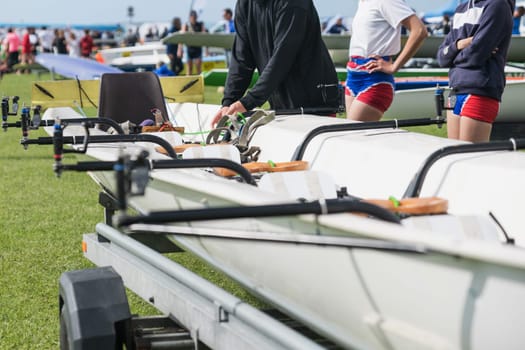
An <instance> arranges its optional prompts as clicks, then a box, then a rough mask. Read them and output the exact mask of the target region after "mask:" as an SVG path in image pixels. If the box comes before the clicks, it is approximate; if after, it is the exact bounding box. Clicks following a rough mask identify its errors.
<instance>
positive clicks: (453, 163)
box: [46, 105, 525, 349]
mask: <svg viewBox="0 0 525 350" xmlns="http://www.w3.org/2000/svg"><path fill="white" fill-rule="evenodd" d="M171 107H172V111H173V112H174V115H175V118H176V120H177V121H178V123H179V124H184V126H185V127H186V128H187V129H189V130H193V131H199V130H203V129H204V127H203V126H204V125H208V124H207V121H206V119H208V118H209V117H210V116H211V115H212V114H213V112H212V110H214V108H215V107H213V106H208V107H206V106H201V107H200V108H199V111H200V114H199V118H196V113H191V114H189V111H195V108H196V106H195V105H172V106H171ZM46 113H47V117H49V118H54V117H56V116H57V115H58V116H60V117H61V118H65V117H67V115H66V114H67V113H69V112H66V111H65V110H54V112H53V111H52V110H48V112H46ZM181 113H183V114H184V115H185V118H180V117H177V116H180V115H182V114H181ZM189 115H191V116H193V117H189ZM340 123H344V121H341V120H338V119H333V118H323V117H316V116H308V115H305V116H289V117H279V118H277V119H276V120H275V121H274V122H272V123H270V124H268V125H265V126H262V127H260V128H259V129H258V130H257V132H256V133H255V136H254V137H253V139H252V141H251V144H252V145H257V146H259V147H261V150H262V153H261V156H260V157H261V159H262V160H272V161H273V162H279V161H288V160H290V159H291V158H292V155H293V154H294V152H295V151H296V150H297V147H298V145H299V144H300V143H301V142H302V141H303V139H304V138H305V136H306V134H307V133H308V132H309V131H310V130H312V129H313V128H315V127H318V126H320V125H326V124H340ZM66 132H69V133H72V134H81V133H82V132H83V131H82V130H80V129H77V128H75V127H68V128H67V129H66ZM168 135H170V136H168ZM162 136H163V137H165V138H169V140H170V141H171V142H177V141H176V140H177V139H176V136H173V135H171V133H164V134H163V135H162ZM276 140H279V142H276ZM179 142H180V140H179ZM453 144H458V142H456V141H450V140H446V139H441V138H437V137H431V136H425V135H420V134H415V133H409V132H406V131H401V130H387V131H385V130H370V131H353V132H339V133H335V134H329V135H321V136H319V137H317V138H315V139H314V140H313V141H312V142H311V144H310V145H309V146H308V148H307V149H306V151H305V153H304V159H305V160H307V161H309V164H310V169H311V170H312V171H319V172H324V173H327V174H328V175H329V176H331V177H332V178H333V180H334V184H337V185H338V186H346V187H347V188H348V191H349V192H350V193H351V194H353V195H357V196H360V197H366V198H370V197H375V198H387V197H388V196H390V195H394V196H396V197H398V198H399V197H401V196H402V195H403V193H404V191H405V189H406V187H407V186H408V183H409V182H410V180H411V179H412V177H413V176H414V174H415V173H416V171H417V170H418V168H419V167H420V165H421V163H422V162H423V160H424V159H425V158H426V157H427V156H428V155H429V154H430V153H432V152H433V151H435V150H437V149H440V148H442V147H445V146H450V145H453ZM142 147H146V148H147V149H148V150H149V151H150V152H151V153H152V157H153V158H155V159H162V158H163V157H165V156H163V155H161V154H159V153H156V152H155V151H154V148H153V147H152V146H149V145H146V144H139V145H132V144H129V143H125V144H121V145H119V146H116V145H114V144H98V145H94V146H90V147H89V148H88V152H87V155H88V156H90V157H92V158H95V159H100V160H115V159H116V157H117V156H118V154H119V152H122V149H126V150H127V151H128V152H136V151H137V148H142ZM216 147H218V146H216ZM290 174H291V173H290ZM269 175H270V174H267V175H264V176H269ZM303 175H304V174H303ZM524 175H525V154H523V153H520V152H512V153H510V152H487V153H473V154H468V155H456V156H453V157H450V158H444V159H442V160H440V161H439V162H437V163H436V166H435V167H433V168H432V169H431V170H430V171H429V173H428V177H427V180H426V181H425V183H424V186H423V187H422V194H423V195H432V196H434V195H436V196H440V197H443V198H447V199H448V201H449V213H451V214H454V215H438V216H430V217H429V216H423V217H413V218H409V219H406V220H404V222H403V225H401V226H400V225H394V224H390V223H385V222H381V221H378V220H373V219H369V218H364V217H359V216H355V215H349V214H335V215H329V216H320V217H316V216H312V215H303V216H294V217H284V218H269V219H249V218H248V219H242V220H233V221H232V220H222V221H208V222H194V223H191V224H186V223H184V224H172V225H167V224H163V225H162V226H157V227H156V228H155V229H156V230H161V231H163V232H165V233H167V234H168V237H170V238H171V239H172V240H174V241H175V242H177V243H178V244H182V245H183V246H185V247H186V248H187V249H189V250H191V251H192V252H194V253H195V254H197V255H199V256H200V257H202V258H203V259H204V260H206V261H208V262H209V263H211V264H213V265H214V266H216V267H218V268H219V269H221V270H222V271H224V272H226V273H227V274H229V275H230V276H232V277H233V278H235V279H236V280H238V281H239V282H241V283H242V284H243V285H245V286H246V287H247V288H249V290H250V291H251V292H252V293H255V294H257V295H259V296H261V297H263V298H264V299H265V300H266V301H268V302H269V303H271V304H273V305H276V306H277V307H279V308H280V309H282V310H285V311H286V312H288V313H289V314H291V315H293V316H295V317H297V318H298V319H300V320H301V321H303V322H305V323H306V324H307V325H309V326H310V327H312V328H314V329H315V330H317V331H319V332H320V333H322V334H324V335H325V336H327V337H329V338H330V339H331V340H333V341H335V342H336V343H338V344H340V345H342V346H344V347H357V348H370V349H407V348H414V349H437V348H439V349H469V348H472V349H494V348H505V349H521V348H522V347H523V345H524V344H525V336H524V335H523V334H522V332H521V324H522V323H523V322H524V321H525V316H524V315H525V301H524V300H525V299H524V298H523V296H525V273H524V272H525V255H524V254H523V249H522V248H521V246H522V245H523V244H524V242H525V237H524V236H523V234H524V232H525V231H524V222H523V220H522V218H521V217H520V215H521V213H520V212H521V210H520V207H519V206H518V205H516V203H515V202H514V198H521V197H522V196H523V195H525V189H524V187H523V186H522V185H521V181H522V179H523V178H524ZM92 176H93V178H94V179H95V181H97V182H98V183H99V184H100V185H101V186H102V187H103V188H105V189H107V190H109V191H111V192H114V191H115V184H114V177H113V174H112V173H110V172H96V173H93V174H92ZM287 176H288V175H285V176H283V178H281V179H280V180H279V178H278V177H275V178H274V179H272V180H273V181H277V182H281V185H279V184H277V185H275V184H274V185H275V186H274V188H273V189H272V186H269V187H266V188H264V189H262V188H257V187H254V186H250V185H247V184H243V183H239V182H237V181H235V180H227V179H224V178H222V177H219V176H217V175H215V174H213V173H211V172H209V171H203V170H200V169H193V170H190V169H188V170H155V171H153V172H152V173H151V177H152V181H151V182H150V184H149V187H148V189H147V191H146V195H145V196H144V197H132V198H131V199H130V202H129V203H130V204H131V205H132V206H133V207H135V208H136V209H138V211H139V212H142V213H145V212H151V211H155V210H162V209H172V210H173V209H188V208H203V207H216V206H224V205H254V204H270V203H282V202H289V201H294V200H295V199H296V198H297V196H295V195H290V194H286V193H283V192H282V189H283V188H284V189H289V190H290V191H291V192H293V189H292V188H291V187H294V188H295V187H297V186H292V185H285V186H284V187H283V186H282V184H283V183H285V184H286V182H287V181H288V182H290V181H291V182H296V183H299V182H301V181H303V179H304V178H301V177H294V175H292V176H291V177H290V178H288V177H287ZM270 178H271V176H270ZM263 179H264V177H263ZM290 179H291V180H290ZM262 181H263V180H261V182H262ZM270 182H271V181H270ZM261 187H262V186H261ZM307 187H308V186H307ZM311 187H312V186H309V188H310V189H311ZM275 189H277V192H274V191H275ZM489 211H491V212H493V213H494V214H495V216H496V217H497V218H498V219H499V220H500V222H501V223H502V224H503V226H504V227H505V229H506V230H507V231H508V233H509V234H510V235H511V236H512V237H514V238H515V239H516V241H517V243H518V245H517V246H513V245H509V244H505V238H504V236H503V235H502V232H501V231H500V230H499V229H498V228H497V227H496V225H495V224H494V222H492V221H491V220H490V219H489V218H488V215H487V214H488V212H489ZM221 228H222V229H221ZM183 233H190V234H192V235H195V236H191V237H188V236H185V235H183ZM205 233H206V234H208V235H207V236H206V235H204V234H205ZM236 233H238V236H237V237H235V236H236V235H235V234H236ZM299 233H300V234H299ZM269 235H270V236H271V235H274V236H275V235H277V236H279V235H280V237H290V236H291V237H296V241H291V242H292V244H290V241H289V242H288V243H286V242H276V239H273V240H271V239H268V240H263V239H261V240H260V241H257V238H258V237H268V236H269ZM305 235H309V237H311V238H312V239H314V238H319V239H320V240H319V241H317V244H310V245H303V244H301V243H300V242H299V238H303V237H304V236H305ZM221 236H223V237H222V238H219V237H221ZM331 237H339V238H343V239H345V238H353V237H360V238H367V239H373V240H381V241H384V240H386V241H388V242H392V243H398V244H404V245H406V246H407V247H409V248H413V249H412V250H411V249H407V250H406V251H404V250H403V249H400V250H399V251H393V250H391V251H389V250H388V249H387V250H375V249H364V250H363V249H356V248H355V247H350V246H343V245H341V246H334V245H329V244H322V241H321V240H322V239H329V238H331ZM254 241H256V242H254ZM325 243H326V242H325ZM416 251H417V252H419V253H416Z"/></svg>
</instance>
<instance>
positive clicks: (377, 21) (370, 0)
mask: <svg viewBox="0 0 525 350" xmlns="http://www.w3.org/2000/svg"><path fill="white" fill-rule="evenodd" d="M413 14H414V10H412V9H411V8H410V7H409V6H408V5H407V3H406V2H405V1H404V0H359V5H358V7H357V12H356V13H355V16H354V19H353V22H352V37H351V39H350V56H363V57H368V56H370V55H380V56H391V55H396V54H397V53H399V51H400V50H401V22H402V21H403V20H404V19H406V18H408V17H410V16H411V15H413Z"/></svg>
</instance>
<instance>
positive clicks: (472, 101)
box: [449, 94, 499, 124]
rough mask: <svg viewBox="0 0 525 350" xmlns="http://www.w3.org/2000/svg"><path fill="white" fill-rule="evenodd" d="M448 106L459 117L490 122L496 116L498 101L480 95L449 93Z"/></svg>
mask: <svg viewBox="0 0 525 350" xmlns="http://www.w3.org/2000/svg"><path fill="white" fill-rule="evenodd" d="M454 100H455V101H454ZM449 107H450V108H452V107H453V108H454V114H456V115H459V116H461V117H467V118H472V119H475V120H479V121H481V122H485V123H489V124H492V123H494V120H495V119H496V117H497V116H498V112H499V101H498V100H496V99H495V98H491V97H487V96H480V95H472V94H461V95H451V96H449Z"/></svg>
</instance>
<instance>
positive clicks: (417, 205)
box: [364, 197, 448, 215]
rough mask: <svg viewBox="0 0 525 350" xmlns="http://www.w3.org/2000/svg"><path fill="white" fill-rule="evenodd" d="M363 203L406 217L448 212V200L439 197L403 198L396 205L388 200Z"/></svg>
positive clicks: (372, 200)
mask: <svg viewBox="0 0 525 350" xmlns="http://www.w3.org/2000/svg"><path fill="white" fill-rule="evenodd" d="M364 201H365V202H368V203H372V204H375V205H378V206H380V207H383V208H386V209H388V210H390V211H393V212H396V213H400V214H408V215H431V214H446V213H447V210H448V200H446V199H443V198H439V197H426V198H403V199H401V200H399V201H398V204H397V205H396V204H395V201H392V200H388V199H365V200H364Z"/></svg>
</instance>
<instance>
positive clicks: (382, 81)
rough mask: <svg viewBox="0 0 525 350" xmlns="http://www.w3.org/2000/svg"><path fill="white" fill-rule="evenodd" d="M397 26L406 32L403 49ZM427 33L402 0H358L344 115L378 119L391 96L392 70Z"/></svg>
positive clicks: (351, 41)
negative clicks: (407, 31) (407, 34)
mask: <svg viewBox="0 0 525 350" xmlns="http://www.w3.org/2000/svg"><path fill="white" fill-rule="evenodd" d="M401 27H405V28H407V29H408V30H409V32H410V34H409V36H408V40H407V42H406V44H405V46H404V47H403V50H401ZM427 35H428V34H427V29H426V27H425V25H424V24H423V22H421V20H420V19H419V18H418V17H417V16H416V14H415V13H414V10H412V9H411V8H410V7H409V6H408V5H407V3H406V2H405V1H404V0H360V1H359V5H358V8H357V12H356V14H355V16H354V20H353V23H352V38H351V40H350V52H349V56H350V58H349V62H348V65H347V71H348V76H347V81H346V115H347V118H349V119H353V120H360V121H377V120H379V119H381V117H382V116H383V113H384V112H385V111H386V110H387V109H388V107H390V105H391V104H392V101H393V98H394V77H393V74H394V73H395V72H397V71H398V70H399V69H400V68H401V67H403V65H404V64H405V63H406V62H407V61H408V60H409V59H410V58H411V57H412V56H413V55H414V54H415V53H416V51H417V50H418V49H419V47H420V46H421V44H422V43H423V41H424V40H425V38H426V37H427ZM400 51H401V52H400ZM398 53H399V55H398V56H397V58H395V59H394V58H393V56H394V55H397V54H398Z"/></svg>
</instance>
